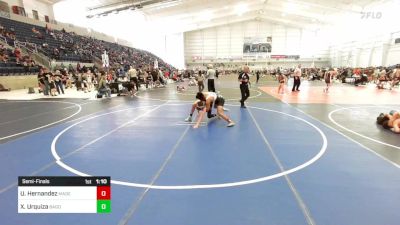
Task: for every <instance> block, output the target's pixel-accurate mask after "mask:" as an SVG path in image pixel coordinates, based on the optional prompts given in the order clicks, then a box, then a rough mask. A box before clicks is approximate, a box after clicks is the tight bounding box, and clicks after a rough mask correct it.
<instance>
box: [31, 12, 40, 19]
mask: <svg viewBox="0 0 400 225" xmlns="http://www.w3.org/2000/svg"><path fill="white" fill-rule="evenodd" d="M32 14H33V18H34V19H35V20H39V14H38V11H36V10H32Z"/></svg>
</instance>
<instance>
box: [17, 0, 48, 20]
mask: <svg viewBox="0 0 400 225" xmlns="http://www.w3.org/2000/svg"><path fill="white" fill-rule="evenodd" d="M23 5H24V6H23V7H24V8H25V12H26V14H27V15H28V17H30V18H33V13H32V10H36V11H38V14H39V20H41V21H45V20H44V16H45V15H46V16H48V17H49V19H50V20H54V12H53V6H52V5H49V4H46V3H43V2H40V1H35V0H23Z"/></svg>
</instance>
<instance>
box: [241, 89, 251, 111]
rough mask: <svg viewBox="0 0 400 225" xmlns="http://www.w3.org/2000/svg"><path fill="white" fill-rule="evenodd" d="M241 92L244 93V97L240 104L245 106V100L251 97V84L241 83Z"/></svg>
mask: <svg viewBox="0 0 400 225" xmlns="http://www.w3.org/2000/svg"><path fill="white" fill-rule="evenodd" d="M240 93H241V94H242V99H241V100H240V104H241V105H242V106H243V105H244V101H246V100H247V99H248V98H249V97H250V90H249V85H248V84H240Z"/></svg>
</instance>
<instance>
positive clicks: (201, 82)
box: [197, 70, 204, 92]
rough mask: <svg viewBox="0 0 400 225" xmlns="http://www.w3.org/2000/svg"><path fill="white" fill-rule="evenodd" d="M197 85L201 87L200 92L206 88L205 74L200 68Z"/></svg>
mask: <svg viewBox="0 0 400 225" xmlns="http://www.w3.org/2000/svg"><path fill="white" fill-rule="evenodd" d="M197 85H198V87H199V92H203V90H204V75H203V74H202V73H201V70H199V75H197Z"/></svg>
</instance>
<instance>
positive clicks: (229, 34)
mask: <svg viewBox="0 0 400 225" xmlns="http://www.w3.org/2000/svg"><path fill="white" fill-rule="evenodd" d="M184 36H185V62H186V64H187V65H192V64H194V63H195V64H196V63H199V62H205V61H210V60H212V61H213V62H223V60H222V59H229V58H231V59H232V58H233V59H236V60H239V59H240V60H241V61H243V60H244V61H248V59H244V57H243V43H244V38H245V37H265V38H266V37H268V36H271V37H272V52H271V55H300V57H301V58H302V59H308V60H307V61H308V62H310V64H311V61H312V58H325V59H327V58H328V57H329V48H328V47H327V46H328V45H327V43H326V42H325V41H324V40H323V39H319V37H318V33H317V32H314V31H309V30H305V29H301V28H294V27H285V26H282V25H278V24H272V23H269V22H266V21H246V22H241V23H234V24H229V25H225V26H218V27H212V28H207V29H202V30H196V31H190V32H186V33H185V34H184ZM193 58H198V59H200V60H193ZM250 60H251V61H253V59H250ZM259 60H262V61H263V63H264V64H266V59H254V61H255V62H257V61H259ZM270 61H271V63H276V60H275V59H270ZM282 61H284V60H281V62H282ZM289 61H290V60H289ZM292 61H293V60H292ZM228 62H229V61H228ZM294 64H296V62H294Z"/></svg>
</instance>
